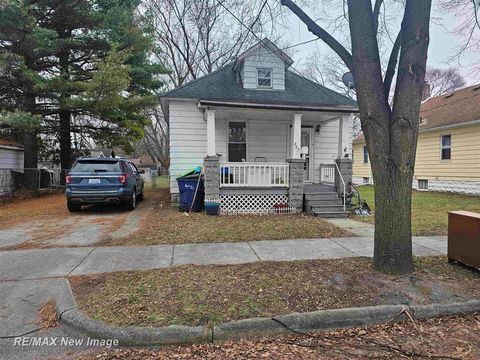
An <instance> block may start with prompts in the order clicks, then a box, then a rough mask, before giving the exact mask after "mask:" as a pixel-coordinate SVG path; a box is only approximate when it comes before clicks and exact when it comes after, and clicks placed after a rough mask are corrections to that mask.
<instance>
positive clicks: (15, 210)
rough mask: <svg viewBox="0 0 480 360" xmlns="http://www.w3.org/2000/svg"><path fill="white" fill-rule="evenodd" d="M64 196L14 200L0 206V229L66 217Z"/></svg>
mask: <svg viewBox="0 0 480 360" xmlns="http://www.w3.org/2000/svg"><path fill="white" fill-rule="evenodd" d="M68 215H69V213H68V210H67V204H66V200H65V195H64V194H53V195H45V196H40V197H35V198H29V199H15V200H14V201H13V202H10V203H4V204H0V229H5V228H9V227H12V226H15V225H17V224H21V223H24V222H28V221H32V220H37V219H42V218H45V219H47V218H52V217H55V218H56V219H59V218H60V217H62V218H64V217H66V216H68Z"/></svg>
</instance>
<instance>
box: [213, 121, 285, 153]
mask: <svg viewBox="0 0 480 360" xmlns="http://www.w3.org/2000/svg"><path fill="white" fill-rule="evenodd" d="M230 121H243V120H236V119H230ZM227 123H228V120H219V119H216V122H215V126H216V136H215V140H216V150H217V153H219V154H221V157H220V161H224V162H225V161H227ZM289 124H290V122H288V121H265V120H249V121H248V124H247V161H249V162H250V161H252V162H253V161H255V158H257V157H263V158H266V160H267V162H285V160H286V158H287V127H288V126H289Z"/></svg>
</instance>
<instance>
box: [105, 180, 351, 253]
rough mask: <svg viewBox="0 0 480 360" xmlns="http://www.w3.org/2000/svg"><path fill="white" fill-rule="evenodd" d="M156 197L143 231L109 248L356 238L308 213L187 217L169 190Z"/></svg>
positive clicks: (194, 215) (192, 215)
mask: <svg viewBox="0 0 480 360" xmlns="http://www.w3.org/2000/svg"><path fill="white" fill-rule="evenodd" d="M154 194H155V195H154ZM152 196H154V197H155V200H154V201H155V202H156V206H155V209H154V211H152V212H151V213H150V214H149V215H148V217H147V219H146V220H145V221H144V222H143V224H142V227H141V229H140V230H139V231H138V232H137V233H135V234H134V235H133V236H132V237H131V238H129V239H126V240H122V241H121V242H116V243H109V245H155V244H185V243H203V242H235V241H250V240H281V239H298V238H327V237H337V236H350V235H352V234H351V233H349V232H348V231H345V230H342V229H340V228H338V227H336V226H334V225H332V224H330V223H327V222H325V221H323V220H322V219H320V218H317V217H313V216H311V215H305V214H298V215H297V214H296V215H239V216H208V215H206V214H205V213H192V214H190V215H189V216H187V215H185V214H184V213H183V212H179V211H178V210H177V209H175V208H172V207H171V206H170V194H169V192H168V189H164V188H163V189H159V190H157V192H156V193H152V194H150V195H149V196H148V197H147V199H149V198H152Z"/></svg>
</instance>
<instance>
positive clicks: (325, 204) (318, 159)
mask: <svg viewBox="0 0 480 360" xmlns="http://www.w3.org/2000/svg"><path fill="white" fill-rule="evenodd" d="M292 63H293V61H292V59H291V58H290V57H288V56H287V55H286V54H285V53H284V52H283V51H281V50H280V49H279V48H278V47H277V46H275V45H274V44H273V43H272V42H270V41H269V40H268V39H264V40H262V41H261V42H259V43H258V44H256V45H255V46H253V47H251V48H250V49H248V50H247V51H246V52H244V53H243V54H242V55H240V56H239V57H238V58H237V59H236V60H235V61H233V62H232V63H230V64H228V65H226V66H224V67H222V68H220V69H218V70H217V71H215V72H213V73H211V74H209V75H206V76H204V77H202V78H199V79H196V80H194V81H191V82H189V83H187V84H185V85H182V86H180V87H178V88H176V89H174V90H172V91H170V92H168V93H167V94H165V95H164V96H163V97H162V106H163V107H164V110H165V111H166V112H167V114H168V119H169V124H170V190H171V195H172V201H173V202H175V201H178V187H177V182H176V177H178V176H180V175H182V174H184V173H185V172H187V171H188V170H190V169H192V168H194V167H196V166H199V165H203V166H204V171H205V195H206V199H212V198H213V199H215V198H220V200H221V203H222V209H223V211H224V212H234V213H268V212H275V211H278V209H282V211H294V210H296V211H299V210H300V211H301V210H303V209H307V210H311V211H312V212H315V213H317V214H319V215H322V216H344V215H345V213H344V212H343V210H344V209H343V205H342V203H341V200H340V198H339V196H338V195H337V193H338V194H340V195H341V194H342V193H344V191H343V189H344V185H343V184H344V183H346V185H348V181H349V180H348V179H345V177H347V178H348V177H349V176H350V177H351V160H349V159H350V158H351V152H352V114H353V113H356V112H357V111H358V108H357V104H356V103H355V102H354V101H352V100H351V99H349V98H347V97H345V96H343V95H341V94H338V93H336V92H334V91H332V90H329V89H327V88H325V87H323V86H321V85H319V84H317V83H315V82H313V81H311V80H308V79H306V78H305V77H303V76H301V75H298V74H297V73H296V72H294V71H292V70H290V69H289V68H290V67H291V65H292ZM336 160H338V161H336ZM335 169H339V170H340V171H335ZM335 174H337V176H336V179H335ZM340 174H343V177H342V176H340ZM319 184H321V185H319ZM327 185H328V186H327ZM326 192H328V193H329V194H325V193H326ZM321 205H322V206H321Z"/></svg>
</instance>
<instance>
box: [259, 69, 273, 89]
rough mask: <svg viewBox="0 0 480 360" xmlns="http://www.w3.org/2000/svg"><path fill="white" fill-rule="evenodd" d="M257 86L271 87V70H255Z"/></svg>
mask: <svg viewBox="0 0 480 360" xmlns="http://www.w3.org/2000/svg"><path fill="white" fill-rule="evenodd" d="M257 86H258V87H260V88H271V87H272V69H264V68H262V69H257Z"/></svg>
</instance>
